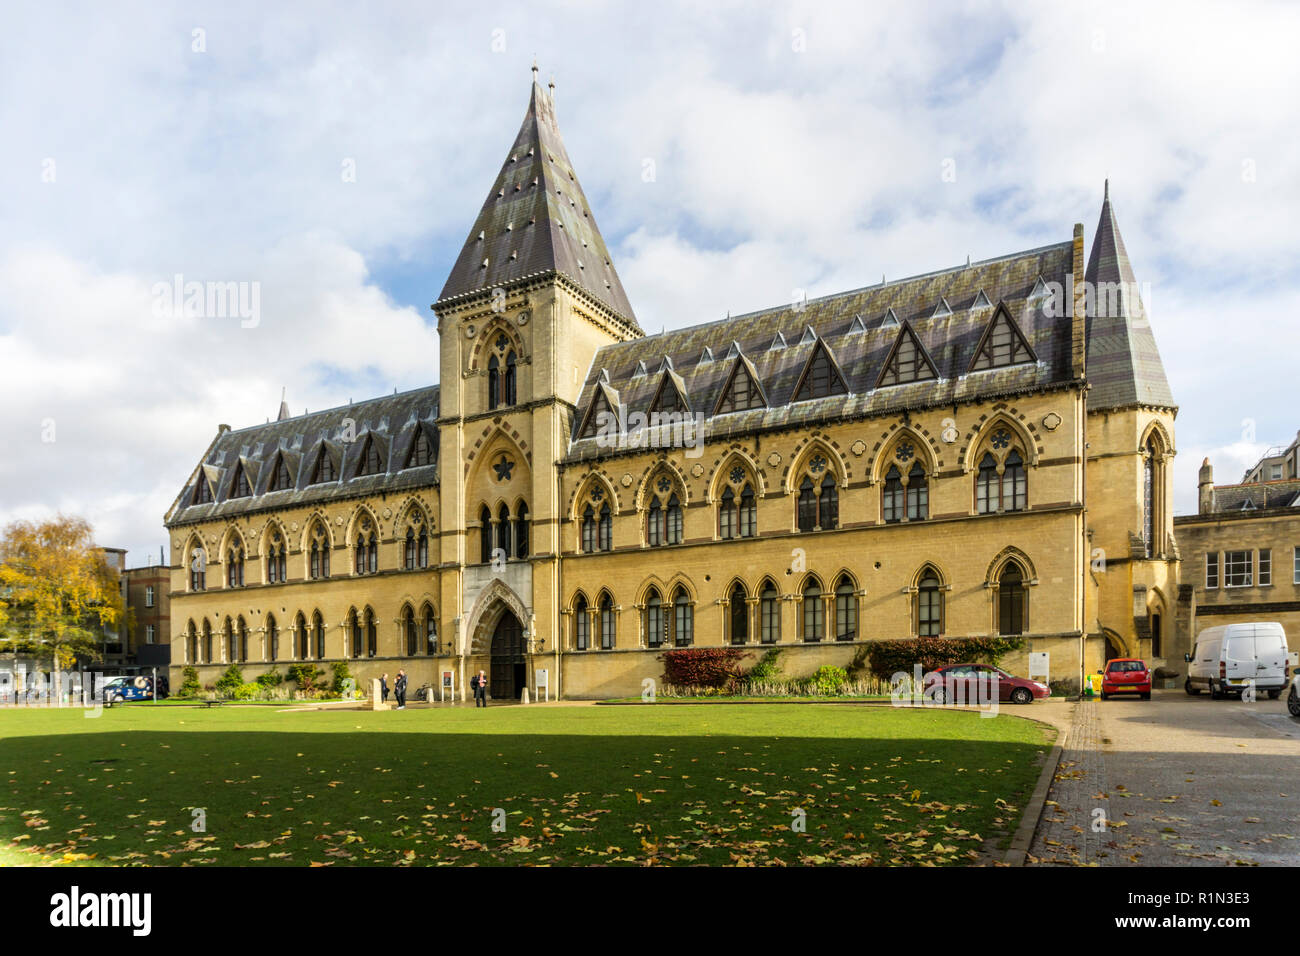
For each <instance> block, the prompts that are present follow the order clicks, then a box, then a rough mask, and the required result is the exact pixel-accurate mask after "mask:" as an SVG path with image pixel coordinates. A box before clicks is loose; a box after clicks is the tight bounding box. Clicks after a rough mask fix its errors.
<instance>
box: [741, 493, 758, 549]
mask: <svg viewBox="0 0 1300 956" xmlns="http://www.w3.org/2000/svg"><path fill="white" fill-rule="evenodd" d="M757 533H758V507H757V506H756V505H755V503H754V488H753V486H752V485H750V484H749V483H748V482H746V483H745V487H744V488H742V489H741V490H740V536H741V537H742V538H752V537H754V535H755V534H757Z"/></svg>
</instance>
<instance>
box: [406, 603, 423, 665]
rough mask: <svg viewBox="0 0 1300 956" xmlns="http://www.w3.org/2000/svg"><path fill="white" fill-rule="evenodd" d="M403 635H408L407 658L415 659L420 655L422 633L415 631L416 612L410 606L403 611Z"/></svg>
mask: <svg viewBox="0 0 1300 956" xmlns="http://www.w3.org/2000/svg"><path fill="white" fill-rule="evenodd" d="M402 633H403V634H405V635H406V656H407V657H414V656H415V655H416V654H418V653H419V646H420V632H419V631H417V630H416V629H415V611H413V610H411V605H409V604H408V605H406V607H404V608H403V609H402Z"/></svg>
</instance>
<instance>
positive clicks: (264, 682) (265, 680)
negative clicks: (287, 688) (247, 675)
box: [257, 667, 284, 690]
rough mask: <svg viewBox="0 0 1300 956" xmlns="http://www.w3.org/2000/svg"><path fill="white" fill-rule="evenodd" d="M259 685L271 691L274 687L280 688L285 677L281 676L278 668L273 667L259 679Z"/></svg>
mask: <svg viewBox="0 0 1300 956" xmlns="http://www.w3.org/2000/svg"><path fill="white" fill-rule="evenodd" d="M257 683H258V684H260V685H261V686H263V687H265V688H267V689H268V690H269V689H270V688H272V687H279V686H280V685H281V684H282V683H284V675H283V674H281V673H280V671H279V670H278V669H277V668H274V667H272V668H271V669H270V670H269V671H267V672H266V673H265V674H262V675H261V676H260V677H258V678H257Z"/></svg>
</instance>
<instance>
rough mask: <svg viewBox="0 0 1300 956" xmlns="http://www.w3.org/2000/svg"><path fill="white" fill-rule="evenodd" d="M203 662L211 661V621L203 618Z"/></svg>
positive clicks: (209, 662) (208, 662)
mask: <svg viewBox="0 0 1300 956" xmlns="http://www.w3.org/2000/svg"><path fill="white" fill-rule="evenodd" d="M203 663H205V664H211V663H212V622H211V621H209V620H208V619H207V618H204V619H203Z"/></svg>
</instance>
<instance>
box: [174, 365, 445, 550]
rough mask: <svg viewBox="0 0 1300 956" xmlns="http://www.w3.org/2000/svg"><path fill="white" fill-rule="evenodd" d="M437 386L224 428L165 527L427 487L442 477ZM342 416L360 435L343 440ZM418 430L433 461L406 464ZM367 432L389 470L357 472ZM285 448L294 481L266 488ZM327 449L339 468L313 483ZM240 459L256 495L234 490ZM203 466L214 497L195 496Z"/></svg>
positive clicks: (186, 486)
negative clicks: (237, 495)
mask: <svg viewBox="0 0 1300 956" xmlns="http://www.w3.org/2000/svg"><path fill="white" fill-rule="evenodd" d="M438 394H439V387H438V386H437V385H434V386H432V387H428V388H417V389H413V390H411V391H409V392H400V393H398V394H395V395H386V396H384V397H383V398H372V399H369V400H368V401H364V402H357V403H355V404H351V405H341V406H339V407H338V408H331V409H327V410H325V411H320V412H312V413H310V414H307V415H299V416H298V417H296V418H284V419H280V420H277V421H274V422H268V423H266V424H264V425H254V426H252V427H251V428H241V429H239V430H238V431H230V430H226V431H223V432H221V433H219V434H218V435H217V437H216V439H214V440H213V442H212V445H211V447H209V449H208V452H207V454H206V455H205V456H204V458H203V461H202V462H200V464H199V466H198V467H197V468H196V469H195V470H194V472H193V473H192V474H191V475H190V477H189V480H188V481H187V482H186V484H185V488H184V489H183V490H182V491H181V493H180V495H179V496H178V497H177V499H176V501H174V502H173V503H172V507H171V509H170V510H169V511H168V512H167V517H166V518H165V523H166V524H167V526H168V527H171V526H173V525H177V524H187V523H190V522H194V521H205V520H208V519H210V518H229V517H234V516H236V515H242V514H247V513H249V512H252V511H261V510H265V509H271V508H287V507H293V506H298V505H308V504H313V503H315V502H320V501H327V500H329V499H331V498H336V497H339V496H341V495H347V496H352V495H367V494H376V493H379V492H394V491H401V490H403V489H407V488H417V487H427V486H429V485H436V484H437V483H438V464H437V451H438V430H437V428H436V427H434V421H435V420H436V419H437V417H438ZM345 419H351V420H352V422H353V423H354V424H353V426H352V428H353V434H354V435H355V441H352V442H350V443H349V442H345V441H344V440H343V439H344V438H345V437H346V434H345V429H346V428H347V425H346V424H345ZM419 431H423V432H424V435H425V437H426V438H427V439H428V441H429V446H430V448H431V449H432V450H433V452H434V459H433V461H432V462H431V463H430V464H428V465H421V466H419V467H416V468H403V467H402V466H403V465H404V464H405V463H406V460H407V456H408V455H409V454H410V451H411V446H412V445H413V443H414V442H415V437H416V435H417V433H418V432H419ZM367 437H369V438H371V439H373V440H374V442H375V445H376V447H377V448H378V449H379V454H380V460H381V461H382V462H383V465H384V469H385V470H384V472H383V473H382V474H377V475H364V476H359V477H358V476H356V472H357V469H358V466H359V464H360V462H361V457H362V455H363V454H364V450H365V447H366V440H367ZM280 453H283V455H284V459H285V464H286V465H287V466H288V469H289V474H290V476H291V477H292V478H293V481H294V486H293V488H291V489H287V490H281V491H268V490H267V489H268V488H269V486H270V484H271V480H272V475H273V474H274V471H275V467H274V465H275V459H276V456H277V454H280ZM322 453H323V454H328V455H329V456H330V459H331V461H332V462H333V464H334V467H335V473H336V475H337V476H338V477H337V478H336V480H334V481H329V482H325V483H322V484H314V485H313V484H310V481H311V479H312V477H313V476H314V474H315V468H316V462H317V460H318V459H319V457H320V455H321V454H322ZM241 463H242V464H243V466H244V470H245V474H246V475H247V476H248V481H249V484H250V485H251V486H252V491H253V494H252V496H251V497H242V498H232V497H231V496H230V495H231V491H232V489H233V487H234V482H235V471H236V466H237V465H238V464H241ZM200 474H202V475H204V476H205V477H206V478H207V479H208V480H209V481H210V482H211V485H212V489H213V499H214V500H213V501H212V502H211V503H207V504H197V505H196V504H190V502H191V501H193V500H194V489H195V484H196V483H197V481H198V480H199V476H200Z"/></svg>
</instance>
